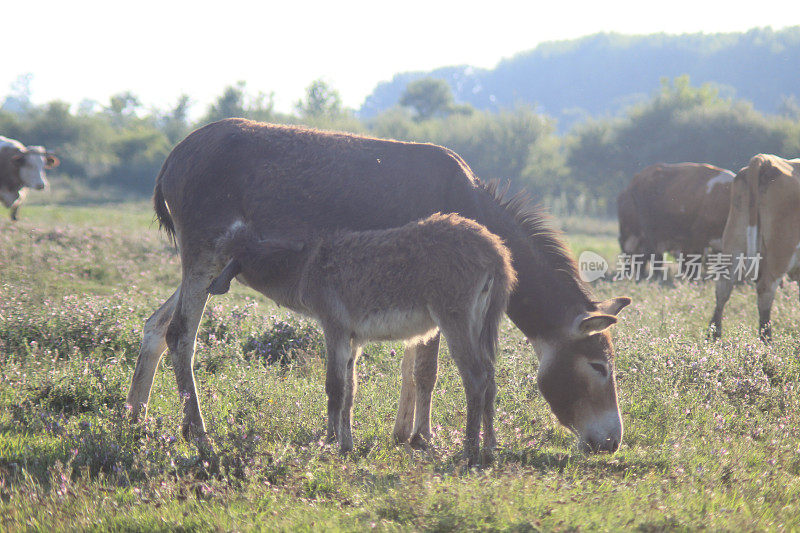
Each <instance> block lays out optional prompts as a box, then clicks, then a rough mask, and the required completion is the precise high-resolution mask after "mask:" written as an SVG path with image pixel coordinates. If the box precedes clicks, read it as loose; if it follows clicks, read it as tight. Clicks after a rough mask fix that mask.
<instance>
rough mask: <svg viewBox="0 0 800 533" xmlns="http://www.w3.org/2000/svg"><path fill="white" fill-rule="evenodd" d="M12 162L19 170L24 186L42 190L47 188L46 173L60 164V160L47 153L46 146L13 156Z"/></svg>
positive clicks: (34, 147) (31, 148) (30, 148)
mask: <svg viewBox="0 0 800 533" xmlns="http://www.w3.org/2000/svg"><path fill="white" fill-rule="evenodd" d="M12 161H13V162H14V164H15V165H16V166H17V168H18V169H19V179H20V181H21V182H22V186H23V187H30V188H31V189H40V190H41V189H44V188H45V187H47V179H46V178H45V177H44V171H45V170H46V169H50V168H54V167H57V166H58V164H59V160H58V158H57V157H56V156H55V155H54V154H52V153H50V152H47V151H46V150H45V149H44V146H31V147H29V148H27V149H26V150H25V151H23V152H20V153H18V154H17V155H15V156H13V157H12Z"/></svg>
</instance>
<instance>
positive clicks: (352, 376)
mask: <svg viewBox="0 0 800 533" xmlns="http://www.w3.org/2000/svg"><path fill="white" fill-rule="evenodd" d="M351 343H352V342H351ZM352 344H353V346H352V348H351V350H350V357H349V358H348V360H347V363H346V364H345V371H344V372H345V374H344V401H343V402H342V414H341V421H340V422H339V444H340V445H341V451H342V452H349V451H350V450H352V449H353V425H352V422H351V419H352V417H353V398H355V395H356V388H357V387H358V372H356V366H357V364H358V358H359V357H360V356H361V346H355V345H354V344H355V343H352Z"/></svg>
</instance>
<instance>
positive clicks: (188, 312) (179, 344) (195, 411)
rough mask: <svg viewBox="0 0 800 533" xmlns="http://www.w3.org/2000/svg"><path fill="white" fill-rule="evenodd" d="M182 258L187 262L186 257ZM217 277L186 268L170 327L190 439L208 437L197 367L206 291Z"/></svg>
mask: <svg viewBox="0 0 800 533" xmlns="http://www.w3.org/2000/svg"><path fill="white" fill-rule="evenodd" d="M184 255H185V254H184ZM182 259H184V261H185V259H186V258H185V257H183V258H182ZM184 265H185V263H184ZM209 270H210V269H209ZM213 277H214V273H211V272H207V269H205V268H203V269H199V268H194V269H193V268H190V267H188V266H186V265H185V266H184V270H183V280H182V281H181V287H180V290H179V293H178V300H177V302H176V304H175V311H174V313H173V315H172V320H171V322H170V324H169V327H168V328H167V335H166V340H167V346H168V347H169V351H170V356H171V358H172V365H173V368H174V370H175V379H176V380H177V383H178V394H179V395H180V397H181V400H182V401H183V415H184V417H183V424H182V430H183V435H184V437H186V438H187V439H188V438H189V437H191V436H199V437H202V438H205V433H206V426H205V422H204V421H203V415H202V414H201V412H200V398H199V396H198V394H197V386H196V384H195V380H194V369H193V365H194V352H195V343H196V340H197V328H198V327H199V325H200V319H201V318H202V317H203V311H204V310H205V306H206V302H207V301H208V292H207V291H206V288H207V287H208V284H209V283H210V282H211V280H212V279H213Z"/></svg>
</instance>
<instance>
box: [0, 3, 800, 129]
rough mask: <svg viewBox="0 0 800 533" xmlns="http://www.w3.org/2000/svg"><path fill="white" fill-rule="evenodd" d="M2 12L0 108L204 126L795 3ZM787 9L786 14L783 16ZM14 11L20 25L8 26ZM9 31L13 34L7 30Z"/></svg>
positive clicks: (700, 27) (752, 23)
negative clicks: (237, 95) (557, 47)
mask: <svg viewBox="0 0 800 533" xmlns="http://www.w3.org/2000/svg"><path fill="white" fill-rule="evenodd" d="M16 5H17V6H20V7H19V8H10V9H11V15H10V16H9V15H8V14H9V7H8V6H6V8H5V13H6V16H4V17H3V18H4V20H5V21H6V24H4V29H3V41H4V48H5V54H4V55H3V59H2V69H0V101H1V100H2V97H3V96H4V95H5V94H7V93H8V91H9V90H10V86H11V84H12V83H13V82H14V81H15V80H16V79H17V78H18V77H19V76H20V75H22V74H26V73H30V74H32V83H31V90H32V100H33V101H34V103H37V104H40V103H44V102H48V101H51V100H56V99H58V100H64V101H66V102H69V103H72V104H76V103H78V102H80V101H81V100H84V99H90V100H96V101H98V102H100V103H101V104H104V103H107V101H108V98H109V96H110V95H112V94H115V93H119V92H122V91H131V92H132V93H134V94H135V95H137V96H138V97H139V99H140V100H141V101H142V103H143V104H144V105H145V106H146V107H150V106H156V107H160V108H166V107H169V106H172V105H173V104H174V103H175V102H176V101H177V99H178V97H179V96H180V95H181V94H183V93H185V94H187V95H189V96H190V98H191V101H192V103H193V108H192V112H193V113H194V114H197V113H201V112H202V111H204V110H205V108H206V107H207V106H208V104H209V103H210V102H211V101H213V100H214V98H215V97H216V96H218V95H220V94H221V93H222V91H223V89H224V88H225V86H227V85H231V84H234V83H236V82H237V81H239V80H242V81H245V82H246V83H247V90H248V92H250V93H253V94H255V93H258V92H259V91H261V92H265V93H270V92H274V95H275V104H276V109H277V110H279V111H291V110H292V107H293V105H294V103H295V102H296V101H298V100H299V99H300V98H302V97H303V94H304V89H305V87H306V86H307V85H308V84H309V83H310V82H311V81H312V80H314V79H317V78H322V79H323V80H325V81H326V82H327V83H328V84H330V85H331V86H332V87H333V88H334V89H336V90H338V91H339V93H340V95H341V97H342V100H343V103H344V105H345V106H347V107H351V108H354V109H357V108H359V107H360V106H361V104H362V103H363V101H364V98H365V97H366V96H367V95H368V94H369V93H370V92H371V91H372V89H373V88H374V87H375V85H376V84H377V83H379V82H381V81H385V80H389V79H391V78H392V76H393V75H394V74H396V73H399V72H404V71H411V70H429V69H433V68H437V67H442V66H448V65H460V64H468V65H472V66H478V67H493V66H494V65H496V64H497V63H498V62H499V61H500V60H501V59H503V58H507V57H511V56H513V55H514V54H516V53H518V52H522V51H526V50H530V49H532V48H535V47H536V45H537V44H539V43H542V42H545V41H553V40H564V39H574V38H577V37H581V36H584V35H589V34H593V33H597V32H608V31H614V32H619V33H626V34H648V33H656V32H666V33H675V34H680V33H695V32H704V33H716V32H733V31H746V30H748V29H750V28H754V27H763V26H772V28H773V29H776V30H777V29H780V28H783V27H786V26H789V25H794V24H798V23H800V16H798V15H800V4H798V3H796V2H790V3H789V2H785V1H776V0H766V1H761V2H759V3H758V5H757V9H754V8H753V7H752V5H750V4H731V3H730V2H720V1H711V2H698V1H696V0H694V1H689V0H677V1H673V2H660V3H652V2H640V1H639V2H625V1H620V0H609V1H606V2H597V1H594V0H591V1H562V2H525V3H523V2H518V1H508V0H492V1H487V2H463V1H460V2H432V1H430V0H427V1H420V0H407V1H405V2H392V3H384V2H374V1H350V2H292V3H289V2H281V3H277V2H276V3H273V2H244V1H240V0H232V1H228V2H222V3H215V4H207V3H202V2H182V1H181V2H172V1H158V2H156V1H153V0H142V1H139V2H134V3H115V2H111V3H109V2H100V1H94V0H92V1H75V2H63V1H60V0H59V1H55V0H40V1H38V2H36V4H35V10H32V6H31V5H29V4H24V3H16ZM789 6H791V7H789ZM15 10H16V13H15ZM10 21H14V23H10Z"/></svg>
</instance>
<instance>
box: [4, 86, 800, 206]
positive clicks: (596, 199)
mask: <svg viewBox="0 0 800 533" xmlns="http://www.w3.org/2000/svg"><path fill="white" fill-rule="evenodd" d="M23 86H24V84H23ZM273 96H274V95H273V94H271V93H264V92H256V93H253V92H252V91H250V90H249V89H248V87H247V85H246V84H245V83H244V82H240V83H237V84H234V85H231V86H229V87H227V88H226V89H225V90H224V91H223V93H222V94H221V95H219V97H217V98H216V100H215V101H214V102H213V103H212V104H211V105H209V106H208V108H207V109H206V112H205V114H204V115H203V116H202V117H201V118H200V119H199V120H191V119H190V114H189V110H190V105H191V102H190V98H189V97H188V96H186V95H182V96H180V97H179V98H178V99H177V100H176V101H175V104H174V105H173V106H172V107H171V108H169V109H145V108H144V107H143V106H142V104H141V102H140V101H139V99H138V98H137V97H136V95H135V94H134V93H130V92H126V93H121V94H117V95H115V96H113V97H111V98H110V99H109V102H108V103H106V104H103V105H100V104H97V103H95V102H83V103H81V104H79V105H77V106H70V105H69V104H67V103H65V102H61V101H53V102H49V103H47V104H43V105H33V104H31V103H30V99H29V95H28V94H26V92H25V90H24V87H23V89H22V90H21V89H19V87H17V88H12V92H11V93H10V94H9V95H8V96H7V97H6V98H5V100H4V104H3V106H2V108H0V135H5V136H6V137H12V138H16V139H19V140H20V141H22V142H24V143H26V144H42V145H45V146H47V148H48V149H50V150H53V151H55V152H56V153H58V155H59V157H60V158H61V160H62V165H61V167H59V169H57V172H55V173H54V175H55V177H56V178H57V181H56V183H59V182H60V183H63V184H68V185H69V186H70V187H72V188H74V189H75V190H76V191H77V192H76V193H75V198H74V201H75V202H81V201H85V199H86V198H85V197H84V196H83V195H82V193H81V192H80V191H88V190H96V189H98V188H106V189H108V190H113V191H118V192H122V193H125V194H127V195H134V196H135V195H138V196H144V195H147V194H149V193H150V192H151V191H152V186H153V182H154V179H155V176H156V174H157V173H158V171H159V168H160V166H161V164H162V163H163V161H164V159H165V158H166V156H167V154H168V153H169V151H170V150H171V148H172V147H173V146H174V145H175V144H176V143H177V142H179V141H180V140H181V139H182V138H183V137H184V136H185V135H186V134H188V133H189V132H190V131H192V130H193V129H195V128H196V127H199V126H202V125H203V124H206V123H209V122H212V121H215V120H219V119H222V118H226V117H247V118H251V119H254V120H262V121H269V122H277V123H284V124H305V125H308V126H311V127H316V128H321V129H331V130H339V131H349V132H354V133H360V134H366V135H372V136H377V137H382V138H392V139H398V140H409V141H420V142H432V143H436V144H441V145H443V146H447V147H449V148H452V149H453V150H455V151H456V152H458V153H459V154H460V155H461V156H462V157H463V158H464V159H465V160H466V161H467V162H468V163H469V164H470V166H472V168H473V170H474V171H475V173H476V174H477V175H478V176H479V177H480V178H482V179H484V180H501V181H507V182H509V183H510V185H511V187H512V189H515V190H520V189H526V190H528V191H529V192H530V193H531V194H532V195H533V196H534V197H536V198H537V199H539V200H540V201H544V202H545V203H548V204H550V205H551V207H552V208H553V209H554V210H555V211H556V212H559V213H562V212H563V213H566V212H582V213H586V212H588V213H590V214H598V215H599V214H611V213H612V212H613V210H614V208H615V200H616V196H617V194H618V193H619V191H620V190H622V188H623V187H624V186H625V185H627V183H628V182H629V181H630V179H631V178H632V176H633V174H635V173H636V172H638V171H639V170H641V169H642V168H644V167H645V166H647V165H650V164H653V163H656V162H679V161H694V162H706V163H712V164H715V165H718V166H721V167H723V168H729V169H732V170H737V169H738V168H740V167H741V166H743V165H745V164H746V163H747V161H748V159H749V158H750V157H751V156H752V155H753V154H756V153H759V152H766V153H774V154H777V155H780V156H782V157H796V156H798V155H800V106H798V105H796V104H794V103H793V102H787V105H785V106H784V108H783V109H782V110H781V112H780V113H779V114H775V115H767V114H764V113H761V112H759V111H757V110H755V109H754V107H753V105H752V104H751V103H749V102H747V101H745V100H741V99H735V98H733V97H729V96H723V95H722V94H721V93H720V90H719V89H718V88H716V87H715V86H713V85H711V84H703V85H700V86H695V85H692V84H691V82H690V80H689V78H688V77H686V76H682V77H678V78H674V79H669V80H668V79H665V80H663V81H662V85H661V87H660V89H659V90H657V91H656V92H654V93H653V94H652V95H650V97H649V98H648V99H647V100H646V101H644V102H642V103H639V104H636V105H633V106H630V107H628V108H626V109H625V110H624V112H622V113H620V114H618V115H615V116H607V117H594V118H590V119H588V120H584V121H582V122H580V123H578V124H576V125H575V126H573V127H571V128H570V129H569V131H568V132H566V133H560V132H559V131H558V129H557V127H556V126H557V124H556V120H555V119H554V118H552V117H550V116H548V115H546V114H543V113H540V112H538V111H537V109H536V108H534V107H532V106H527V105H518V106H515V107H512V108H509V109H503V110H500V111H497V112H490V111H481V110H477V109H475V108H473V107H472V106H470V105H467V104H457V103H456V102H455V101H454V98H453V94H452V92H451V90H450V87H449V85H447V84H446V83H445V82H443V81H441V80H436V79H433V78H423V79H420V80H416V81H414V82H411V83H409V84H408V86H407V87H406V89H405V91H404V93H403V95H402V97H401V98H400V100H399V102H398V104H397V105H396V106H394V107H393V108H391V109H388V110H386V111H383V112H381V113H379V114H377V115H376V116H374V117H371V118H369V119H363V120H362V119H359V117H358V116H357V115H356V113H355V112H353V111H352V110H349V109H346V108H344V107H343V105H342V103H341V98H340V96H339V94H338V92H337V91H336V90H335V89H334V88H333V87H331V86H330V85H329V84H327V83H326V82H324V81H322V80H316V81H314V82H312V83H311V84H310V85H309V86H308V88H307V89H306V92H305V95H304V97H303V98H302V99H300V100H299V101H298V102H297V103H296V105H295V108H294V111H293V112H292V113H279V112H277V111H275V109H274V105H273ZM58 180H60V181H58Z"/></svg>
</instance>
